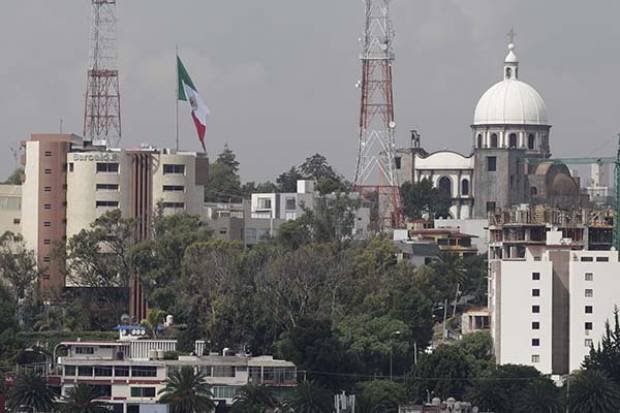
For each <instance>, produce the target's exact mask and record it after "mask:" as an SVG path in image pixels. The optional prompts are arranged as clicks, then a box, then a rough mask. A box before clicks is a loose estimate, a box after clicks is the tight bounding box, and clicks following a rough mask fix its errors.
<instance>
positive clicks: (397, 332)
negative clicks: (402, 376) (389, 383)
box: [390, 330, 400, 380]
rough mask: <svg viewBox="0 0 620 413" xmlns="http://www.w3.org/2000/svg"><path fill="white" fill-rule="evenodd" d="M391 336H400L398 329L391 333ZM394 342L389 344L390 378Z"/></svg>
mask: <svg viewBox="0 0 620 413" xmlns="http://www.w3.org/2000/svg"><path fill="white" fill-rule="evenodd" d="M392 336H396V337H400V330H396V331H394V332H393V333H392ZM393 359H394V343H392V345H391V346H390V380H393V374H392V373H393V371H392V367H393V363H394V360H393Z"/></svg>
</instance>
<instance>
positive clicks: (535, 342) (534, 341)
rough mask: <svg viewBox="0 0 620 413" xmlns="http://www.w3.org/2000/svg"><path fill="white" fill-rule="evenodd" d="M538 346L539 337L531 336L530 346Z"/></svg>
mask: <svg viewBox="0 0 620 413" xmlns="http://www.w3.org/2000/svg"><path fill="white" fill-rule="evenodd" d="M538 346H540V339H539V338H533V339H532V347H538Z"/></svg>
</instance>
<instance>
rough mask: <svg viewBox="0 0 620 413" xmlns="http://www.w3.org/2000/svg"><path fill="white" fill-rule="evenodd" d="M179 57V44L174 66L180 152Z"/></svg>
mask: <svg viewBox="0 0 620 413" xmlns="http://www.w3.org/2000/svg"><path fill="white" fill-rule="evenodd" d="M178 59H179V46H178V45H177V46H176V58H175V61H174V66H175V67H176V68H177V70H176V72H177V78H176V84H177V87H176V96H175V97H174V100H175V102H176V105H177V152H179V63H178Z"/></svg>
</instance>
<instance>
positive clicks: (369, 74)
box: [355, 0, 403, 229]
mask: <svg viewBox="0 0 620 413" xmlns="http://www.w3.org/2000/svg"><path fill="white" fill-rule="evenodd" d="M364 3H365V6H366V20H365V22H366V23H365V28H364V35H363V38H362V39H360V40H361V41H362V56H361V60H362V80H361V82H360V86H361V91H362V93H361V105H360V121H359V149H358V155H357V167H356V171H355V190H356V191H359V192H363V193H369V192H376V193H377V194H378V197H379V217H380V221H381V222H380V224H381V225H380V226H381V227H382V228H384V229H385V228H399V227H401V226H402V225H403V218H402V207H401V200H400V188H399V179H398V174H397V172H396V138H395V130H396V123H395V122H394V93H393V85H392V64H393V62H394V51H393V47H392V42H393V40H394V30H393V28H392V21H391V19H390V0H364ZM377 175H378V176H377Z"/></svg>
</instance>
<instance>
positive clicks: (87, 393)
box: [59, 383, 109, 413]
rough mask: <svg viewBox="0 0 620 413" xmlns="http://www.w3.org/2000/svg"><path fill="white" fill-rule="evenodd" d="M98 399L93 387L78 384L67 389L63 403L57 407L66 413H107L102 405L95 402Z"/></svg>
mask: <svg viewBox="0 0 620 413" xmlns="http://www.w3.org/2000/svg"><path fill="white" fill-rule="evenodd" d="M98 397H99V393H97V390H96V389H95V387H94V386H90V385H88V384H84V383H78V384H77V385H75V386H74V387H71V388H70V389H69V391H68V392H67V396H66V397H65V398H64V399H63V403H62V404H60V405H59V406H60V410H61V411H62V412H66V413H106V412H109V410H108V409H107V408H106V405H105V404H104V403H102V402H98V401H96V400H95V399H97V398H98Z"/></svg>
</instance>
